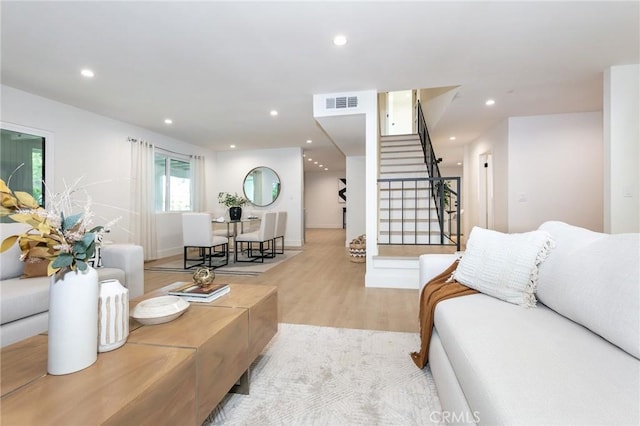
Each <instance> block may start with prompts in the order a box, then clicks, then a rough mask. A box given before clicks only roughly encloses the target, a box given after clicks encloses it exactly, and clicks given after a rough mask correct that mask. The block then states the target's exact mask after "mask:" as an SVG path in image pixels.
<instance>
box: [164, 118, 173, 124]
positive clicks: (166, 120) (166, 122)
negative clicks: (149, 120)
mask: <svg viewBox="0 0 640 426" xmlns="http://www.w3.org/2000/svg"><path fill="white" fill-rule="evenodd" d="M164 124H173V120H172V119H170V118H165V119H164Z"/></svg>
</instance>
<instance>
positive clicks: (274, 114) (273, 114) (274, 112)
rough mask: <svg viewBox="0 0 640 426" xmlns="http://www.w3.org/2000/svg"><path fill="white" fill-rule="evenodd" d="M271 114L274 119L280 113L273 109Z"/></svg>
mask: <svg viewBox="0 0 640 426" xmlns="http://www.w3.org/2000/svg"><path fill="white" fill-rule="evenodd" d="M269 114H271V116H272V117H275V116H276V115H278V111H276V110H275V109H272V110H271V112H269Z"/></svg>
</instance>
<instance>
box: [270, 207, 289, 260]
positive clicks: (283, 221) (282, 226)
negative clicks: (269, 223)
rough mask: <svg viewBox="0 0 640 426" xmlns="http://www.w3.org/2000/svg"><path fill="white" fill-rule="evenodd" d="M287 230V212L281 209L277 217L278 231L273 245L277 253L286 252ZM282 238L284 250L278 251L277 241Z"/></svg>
mask: <svg viewBox="0 0 640 426" xmlns="http://www.w3.org/2000/svg"><path fill="white" fill-rule="evenodd" d="M286 231H287V212H286V211H279V212H278V215H277V217H276V232H275V235H274V239H273V247H274V250H275V252H276V253H277V254H284V234H285V233H286ZM279 239H281V240H282V250H281V251H278V250H277V249H278V248H277V242H278V240H279Z"/></svg>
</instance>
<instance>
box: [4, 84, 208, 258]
mask: <svg viewBox="0 0 640 426" xmlns="http://www.w3.org/2000/svg"><path fill="white" fill-rule="evenodd" d="M0 90H1V92H2V100H1V103H2V121H3V122H8V123H13V124H16V125H20V126H26V127H31V128H36V129H41V130H44V131H47V132H50V133H52V134H53V136H54V152H53V157H54V168H55V170H54V181H53V182H48V185H49V186H50V187H51V189H52V191H54V192H59V191H61V190H62V188H63V187H64V182H67V183H72V182H74V181H75V180H76V179H78V178H82V181H81V182H82V183H83V184H85V185H86V187H87V192H88V193H89V195H90V196H91V197H92V199H93V203H94V205H93V210H94V212H95V213H96V219H95V222H96V224H97V223H106V222H108V221H110V220H112V219H114V218H118V217H121V219H120V221H119V222H118V223H117V225H116V227H114V229H113V230H112V232H111V234H109V237H108V238H109V240H111V241H114V242H131V237H130V235H129V233H128V232H129V231H128V230H129V229H130V226H129V223H130V222H129V215H130V196H131V190H130V175H131V171H130V167H131V165H130V164H131V161H130V156H131V151H130V150H131V146H130V144H131V143H130V142H128V141H127V138H128V137H134V138H138V139H145V140H148V141H150V142H153V143H154V144H155V145H156V146H158V147H160V148H165V149H168V150H171V151H177V152H182V153H184V154H200V155H204V156H205V158H206V169H207V171H206V173H207V175H211V173H212V169H213V168H214V167H215V153H214V152H212V151H210V150H207V149H205V148H202V147H199V146H195V145H191V144H188V143H185V142H182V141H179V140H176V139H172V138H169V137H167V136H164V135H161V134H158V133H155V132H152V131H150V130H147V129H143V128H141V127H137V126H133V125H130V124H128V123H124V122H121V121H117V120H113V119H110V118H108V117H105V116H101V115H98V114H94V113H92V112H89V111H86V110H82V109H79V108H76V107H72V106H70V105H66V104H63V103H60V102H55V101H52V100H50V99H46V98H43V97H40V96H35V95H32V94H30V93H27V92H24V91H21V90H17V89H14V88H12V87H8V86H1V87H0ZM170 218H171V215H169V216H168V217H162V218H159V220H158V240H159V241H160V245H159V249H160V251H161V252H162V251H163V250H166V249H167V248H170V247H167V245H169V246H172V245H173V244H174V241H173V240H174V239H175V226H173V225H172V223H171V221H170V220H169V221H168V220H167V219H170ZM167 222H168V223H167ZM180 238H181V237H180ZM180 244H181V242H180Z"/></svg>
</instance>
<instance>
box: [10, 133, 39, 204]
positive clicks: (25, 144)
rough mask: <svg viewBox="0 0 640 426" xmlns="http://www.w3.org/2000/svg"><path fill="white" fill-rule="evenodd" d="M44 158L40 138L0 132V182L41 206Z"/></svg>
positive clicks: (24, 134) (25, 134)
mask: <svg viewBox="0 0 640 426" xmlns="http://www.w3.org/2000/svg"><path fill="white" fill-rule="evenodd" d="M44 155H45V138H44V137H43V136H39V135H32V134H28V133H24V132H18V131H13V130H8V129H4V128H3V129H1V130H0V179H2V180H4V181H5V182H6V183H7V185H9V187H10V188H11V190H13V191H24V192H28V193H29V194H31V195H32V196H33V198H35V199H36V201H38V203H39V204H40V205H41V206H43V205H44V194H45V187H44V180H45V175H44ZM9 180H11V181H10V182H9Z"/></svg>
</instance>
